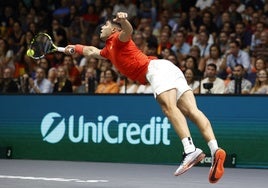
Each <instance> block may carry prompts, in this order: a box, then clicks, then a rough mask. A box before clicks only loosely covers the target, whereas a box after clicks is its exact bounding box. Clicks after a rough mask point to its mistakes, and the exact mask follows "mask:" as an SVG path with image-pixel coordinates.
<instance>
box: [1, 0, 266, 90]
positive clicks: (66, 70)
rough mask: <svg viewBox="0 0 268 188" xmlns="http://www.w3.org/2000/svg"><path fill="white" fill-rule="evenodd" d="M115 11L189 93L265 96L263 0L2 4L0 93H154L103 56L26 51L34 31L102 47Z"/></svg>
mask: <svg viewBox="0 0 268 188" xmlns="http://www.w3.org/2000/svg"><path fill="white" fill-rule="evenodd" d="M118 11H124V12H127V13H128V16H129V20H130V22H131V23H132V25H133V28H134V33H133V41H134V42H135V44H136V45H137V46H138V48H139V49H140V50H141V51H143V52H144V53H145V54H147V55H152V56H157V57H159V58H163V59H168V60H170V61H172V62H173V63H174V64H175V65H177V66H178V67H179V68H180V69H181V70H182V71H183V72H184V74H185V77H186V79H187V82H188V84H189V85H190V86H191V87H192V89H193V91H194V93H195V94H198V93H200V94H206V93H210V94H224V93H225V94H229V93H230V94H268V78H267V76H268V72H267V70H268V1H267V0H159V1H157V0H13V1H1V2H0V93H12V92H13V93H85V94H86V93H90V94H95V93H96V94H99V93H152V90H151V88H150V85H140V84H139V83H136V82H134V81H132V80H130V79H128V78H126V77H124V76H123V75H121V74H120V73H119V72H118V71H117V70H116V68H115V67H114V66H113V65H112V64H111V62H110V61H109V60H98V59H95V58H89V57H83V56H80V55H77V54H75V55H72V56H68V55H65V54H63V53H60V52H56V53H51V54H48V55H47V56H46V57H44V58H42V59H40V60H33V59H31V58H30V57H28V56H27V55H26V50H27V49H28V47H29V44H30V41H31V40H32V38H33V37H34V35H36V34H37V33H38V32H46V33H48V34H49V35H51V36H52V38H53V41H54V43H55V44H56V45H58V46H63V47H64V46H66V45H68V44H78V43H79V44H83V45H93V46H96V47H98V48H102V47H103V46H104V43H103V42H102V41H101V40H100V39H99V31H100V27H101V25H102V24H103V23H104V22H105V20H106V19H107V18H109V17H111V16H113V15H114V14H115V13H116V12H118Z"/></svg>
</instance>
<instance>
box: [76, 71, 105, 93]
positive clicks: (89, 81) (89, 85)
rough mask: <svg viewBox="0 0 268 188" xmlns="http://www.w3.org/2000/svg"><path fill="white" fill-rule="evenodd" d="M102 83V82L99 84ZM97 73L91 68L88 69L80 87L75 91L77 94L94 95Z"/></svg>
mask: <svg viewBox="0 0 268 188" xmlns="http://www.w3.org/2000/svg"><path fill="white" fill-rule="evenodd" d="M101 83H102V82H101ZM97 86H98V82H97V73H96V70H95V69H94V68H93V67H88V68H87V69H86V73H85V79H84V80H83V81H82V84H81V86H79V88H78V89H77V93H89V94H93V93H95V90H96V89H97Z"/></svg>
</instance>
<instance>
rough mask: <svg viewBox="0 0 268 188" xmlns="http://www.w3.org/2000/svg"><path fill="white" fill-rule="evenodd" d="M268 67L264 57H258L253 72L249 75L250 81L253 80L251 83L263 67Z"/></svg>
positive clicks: (253, 81)
mask: <svg viewBox="0 0 268 188" xmlns="http://www.w3.org/2000/svg"><path fill="white" fill-rule="evenodd" d="M267 67H268V66H267V64H266V62H265V61H264V59H263V58H261V57H259V58H257V59H256V61H255V62H254V65H253V67H252V71H251V73H250V74H249V75H248V79H249V81H251V83H252V84H254V83H255V80H256V78H257V74H258V72H259V71H260V70H262V69H266V68H267Z"/></svg>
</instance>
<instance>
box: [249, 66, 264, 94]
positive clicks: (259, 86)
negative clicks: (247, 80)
mask: <svg viewBox="0 0 268 188" xmlns="http://www.w3.org/2000/svg"><path fill="white" fill-rule="evenodd" d="M250 93H251V94H268V71H267V70H266V69H262V70H260V71H259V72H258V74H257V78H256V81H255V84H254V85H253V87H252V89H251V90H250Z"/></svg>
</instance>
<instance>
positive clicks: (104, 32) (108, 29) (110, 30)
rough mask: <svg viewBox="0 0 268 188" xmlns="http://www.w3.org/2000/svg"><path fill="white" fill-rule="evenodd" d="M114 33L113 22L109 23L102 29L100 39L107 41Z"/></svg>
mask: <svg viewBox="0 0 268 188" xmlns="http://www.w3.org/2000/svg"><path fill="white" fill-rule="evenodd" d="M112 33H113V27H112V24H111V22H109V21H107V22H106V23H105V25H103V26H102V27H101V33H100V39H101V40H104V41H105V40H106V39H107V38H108V37H109V36H110V35H111V34H112Z"/></svg>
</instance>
